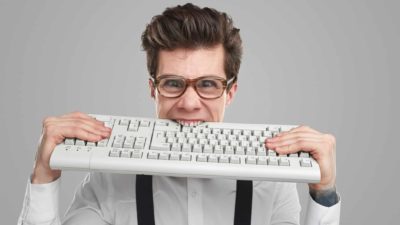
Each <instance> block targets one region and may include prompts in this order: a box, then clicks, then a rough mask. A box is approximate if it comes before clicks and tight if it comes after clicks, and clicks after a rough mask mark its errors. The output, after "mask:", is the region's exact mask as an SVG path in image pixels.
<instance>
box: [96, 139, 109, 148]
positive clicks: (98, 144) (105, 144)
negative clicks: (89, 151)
mask: <svg viewBox="0 0 400 225" xmlns="http://www.w3.org/2000/svg"><path fill="white" fill-rule="evenodd" d="M107 143H108V138H107V139H103V140H101V141H99V142H97V147H106V146H107Z"/></svg>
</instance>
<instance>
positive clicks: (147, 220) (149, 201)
mask: <svg viewBox="0 0 400 225" xmlns="http://www.w3.org/2000/svg"><path fill="white" fill-rule="evenodd" d="M136 208H137V220H138V225H155V222H154V205H153V177H152V176H149V175H136Z"/></svg>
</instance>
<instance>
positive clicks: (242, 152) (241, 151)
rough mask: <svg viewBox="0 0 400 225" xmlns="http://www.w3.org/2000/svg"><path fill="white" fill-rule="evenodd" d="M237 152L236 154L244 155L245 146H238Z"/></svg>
mask: <svg viewBox="0 0 400 225" xmlns="http://www.w3.org/2000/svg"><path fill="white" fill-rule="evenodd" d="M235 154H236V155H244V148H243V147H236V151H235Z"/></svg>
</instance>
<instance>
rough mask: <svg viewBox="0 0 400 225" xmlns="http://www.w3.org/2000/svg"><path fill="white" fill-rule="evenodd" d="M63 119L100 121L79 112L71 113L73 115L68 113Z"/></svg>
mask: <svg viewBox="0 0 400 225" xmlns="http://www.w3.org/2000/svg"><path fill="white" fill-rule="evenodd" d="M61 117H62V118H81V119H88V120H94V121H98V120H96V119H95V118H93V117H91V116H89V115H88V114H86V113H83V112H79V111H75V112H71V113H68V114H66V115H62V116H61Z"/></svg>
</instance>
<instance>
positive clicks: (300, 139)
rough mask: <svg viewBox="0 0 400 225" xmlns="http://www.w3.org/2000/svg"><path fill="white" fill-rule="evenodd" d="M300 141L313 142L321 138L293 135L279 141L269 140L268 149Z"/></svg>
mask: <svg viewBox="0 0 400 225" xmlns="http://www.w3.org/2000/svg"><path fill="white" fill-rule="evenodd" d="M299 141H312V142H320V141H321V140H320V139H317V138H310V137H293V138H290V139H286V140H282V141H279V142H267V148H268V149H276V148H278V147H282V146H286V145H292V144H294V143H296V142H299Z"/></svg>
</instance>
